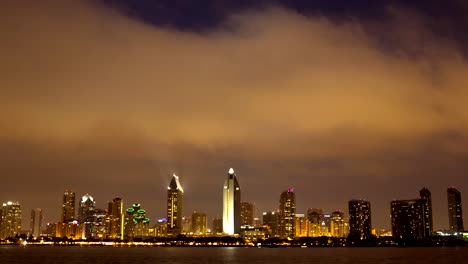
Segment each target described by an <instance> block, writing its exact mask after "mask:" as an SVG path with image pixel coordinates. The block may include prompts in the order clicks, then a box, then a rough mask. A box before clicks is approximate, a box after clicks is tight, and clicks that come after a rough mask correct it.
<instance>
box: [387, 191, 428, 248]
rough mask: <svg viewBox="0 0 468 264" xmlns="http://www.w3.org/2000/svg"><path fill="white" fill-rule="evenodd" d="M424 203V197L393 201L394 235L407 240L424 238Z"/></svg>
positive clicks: (391, 205)
mask: <svg viewBox="0 0 468 264" xmlns="http://www.w3.org/2000/svg"><path fill="white" fill-rule="evenodd" d="M424 203H425V201H424V200H422V199H414V200H395V201H392V202H391V204H390V207H391V219H392V234H393V237H395V238H399V239H407V240H412V239H421V238H424V236H425V233H424V220H423V218H424V210H423V207H424Z"/></svg>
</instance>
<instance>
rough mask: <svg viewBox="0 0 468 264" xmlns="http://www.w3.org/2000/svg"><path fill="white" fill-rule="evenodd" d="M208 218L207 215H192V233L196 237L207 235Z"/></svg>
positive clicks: (197, 213)
mask: <svg viewBox="0 0 468 264" xmlns="http://www.w3.org/2000/svg"><path fill="white" fill-rule="evenodd" d="M206 229H207V217H206V214H205V213H200V212H193V214H192V233H193V234H194V235H196V236H204V235H206Z"/></svg>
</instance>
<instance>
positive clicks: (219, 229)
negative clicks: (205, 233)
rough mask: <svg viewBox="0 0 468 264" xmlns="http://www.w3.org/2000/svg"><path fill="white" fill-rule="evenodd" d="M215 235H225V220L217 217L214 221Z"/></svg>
mask: <svg viewBox="0 0 468 264" xmlns="http://www.w3.org/2000/svg"><path fill="white" fill-rule="evenodd" d="M213 233H215V234H217V235H219V234H221V233H223V219H222V218H219V217H216V218H214V219H213Z"/></svg>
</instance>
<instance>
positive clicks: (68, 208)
mask: <svg viewBox="0 0 468 264" xmlns="http://www.w3.org/2000/svg"><path fill="white" fill-rule="evenodd" d="M75 205H76V203H75V193H74V192H72V191H65V193H64V194H63V203H62V219H61V221H62V223H69V222H73V221H74V220H76V217H75V213H76V212H75Z"/></svg>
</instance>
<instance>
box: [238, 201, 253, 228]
mask: <svg viewBox="0 0 468 264" xmlns="http://www.w3.org/2000/svg"><path fill="white" fill-rule="evenodd" d="M254 208H255V206H254V204H253V203H249V202H242V203H241V226H244V225H249V226H253V225H254V221H253V220H254Z"/></svg>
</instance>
